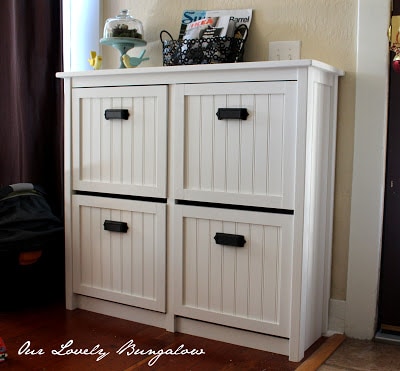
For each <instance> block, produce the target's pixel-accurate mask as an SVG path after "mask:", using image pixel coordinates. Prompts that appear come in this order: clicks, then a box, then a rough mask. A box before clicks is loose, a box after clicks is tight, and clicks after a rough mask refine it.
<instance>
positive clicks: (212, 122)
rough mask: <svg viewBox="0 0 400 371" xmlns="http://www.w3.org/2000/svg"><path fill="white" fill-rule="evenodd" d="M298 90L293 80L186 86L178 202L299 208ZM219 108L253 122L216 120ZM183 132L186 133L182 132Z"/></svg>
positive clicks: (181, 97) (180, 101)
mask: <svg viewBox="0 0 400 371" xmlns="http://www.w3.org/2000/svg"><path fill="white" fill-rule="evenodd" d="M296 86H297V83H296V82H293V81H289V82H253V83H235V84H233V83H228V84H197V85H194V84H193V85H184V86H181V87H179V88H178V89H177V92H176V95H177V98H176V101H177V105H181V106H183V107H184V113H183V114H182V115H181V116H179V115H178V116H177V119H176V124H177V125H178V128H177V130H176V132H177V133H179V135H180V136H178V138H179V139H178V141H177V146H176V152H175V153H176V156H175V163H176V182H177V184H176V193H175V197H176V198H178V199H190V200H198V201H207V202H222V203H230V204H244V205H253V206H262V207H271V208H285V209H293V208H294V189H295V182H294V174H295V138H296V114H297V110H296V97H297V93H296ZM219 108H246V109H247V112H248V117H247V119H246V120H244V119H243V120H242V119H222V120H219V119H218V117H217V115H216V113H217V111H218V109H219ZM180 133H182V134H180Z"/></svg>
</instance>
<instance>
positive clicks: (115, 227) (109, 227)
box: [103, 220, 128, 233]
mask: <svg viewBox="0 0 400 371" xmlns="http://www.w3.org/2000/svg"><path fill="white" fill-rule="evenodd" d="M103 225H104V230H105V231H110V232H120V233H126V232H127V231H128V224H127V223H125V222H115V221H113V220H105V221H104V224H103Z"/></svg>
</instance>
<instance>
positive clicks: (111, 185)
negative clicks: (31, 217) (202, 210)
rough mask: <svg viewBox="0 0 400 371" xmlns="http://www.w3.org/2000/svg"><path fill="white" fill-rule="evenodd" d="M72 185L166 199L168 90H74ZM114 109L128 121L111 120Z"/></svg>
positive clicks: (132, 88)
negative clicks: (108, 116)
mask: <svg viewBox="0 0 400 371" xmlns="http://www.w3.org/2000/svg"><path fill="white" fill-rule="evenodd" d="M72 97H73V103H72V106H73V129H72V130H73V145H72V149H73V169H74V170H73V187H74V189H76V190H83V191H96V192H104V193H118V194H135V195H141V196H149V197H165V196H166V159H167V155H166V154H167V144H166V140H167V105H166V104H167V88H166V86H150V87H149V86H140V87H112V88H87V89H74V90H73V93H72ZM109 109H125V110H128V113H129V117H128V118H127V119H108V120H107V119H106V118H105V111H106V110H109Z"/></svg>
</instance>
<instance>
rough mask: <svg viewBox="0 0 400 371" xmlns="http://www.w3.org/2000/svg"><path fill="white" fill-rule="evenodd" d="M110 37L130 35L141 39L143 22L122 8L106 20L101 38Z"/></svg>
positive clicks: (142, 37)
mask: <svg viewBox="0 0 400 371" xmlns="http://www.w3.org/2000/svg"><path fill="white" fill-rule="evenodd" d="M110 37H130V38H133V39H142V40H143V39H144V36H143V24H142V22H141V21H139V20H138V19H135V18H134V17H132V16H131V15H129V11H128V10H127V9H123V10H121V12H120V13H119V14H118V15H117V16H116V17H115V18H109V19H107V20H106V23H105V25H104V32H103V38H110Z"/></svg>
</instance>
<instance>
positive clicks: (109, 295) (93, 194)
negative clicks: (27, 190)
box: [58, 60, 343, 361]
mask: <svg viewBox="0 0 400 371" xmlns="http://www.w3.org/2000/svg"><path fill="white" fill-rule="evenodd" d="M341 75H343V72H342V71H340V70H338V69H336V68H334V67H331V66H328V65H326V64H324V63H321V62H318V61H312V60H299V61H282V62H251V63H237V64H228V65H224V64H221V65H202V66H179V67H178V66H177V67H154V68H140V69H126V70H123V69H120V70H100V71H90V72H71V73H59V74H58V77H61V78H64V83H65V218H66V221H65V224H66V288H67V291H66V295H67V307H68V308H69V309H73V308H76V307H80V308H86V309H90V310H94V311H97V312H101V313H106V314H109V315H114V316H119V317H122V318H127V319H130V320H133V321H139V322H143V323H148V324H152V325H156V326H160V327H165V328H166V329H167V330H169V331H180V332H186V333H191V334H196V335H199V336H205V337H210V338H214V339H218V340H222V341H227V342H233V343H235V344H239V345H245V346H250V347H254V348H258V349H262V350H268V351H272V352H277V353H281V354H285V355H288V356H289V359H290V360H293V361H299V360H301V358H302V357H303V356H304V351H305V350H306V349H307V348H308V347H309V346H310V345H311V344H312V343H313V342H314V341H316V340H317V339H318V338H319V337H320V336H321V334H323V333H324V332H325V331H326V330H327V322H328V302H329V287H330V260H331V244H332V214H333V194H334V188H333V187H334V169H335V141H336V109H337V84H338V77H339V76H341Z"/></svg>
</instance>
